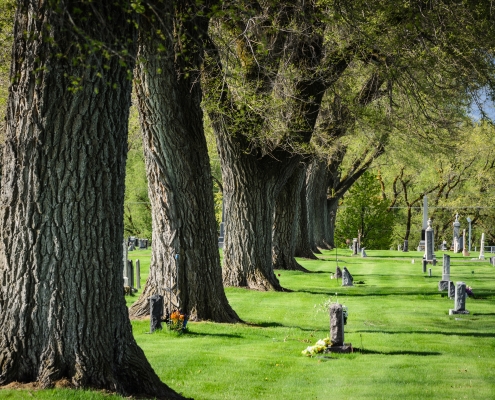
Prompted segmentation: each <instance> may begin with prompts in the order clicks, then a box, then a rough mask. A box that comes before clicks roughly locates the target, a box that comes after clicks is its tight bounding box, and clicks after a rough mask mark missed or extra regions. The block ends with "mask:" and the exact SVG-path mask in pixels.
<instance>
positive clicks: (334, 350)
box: [325, 343, 354, 353]
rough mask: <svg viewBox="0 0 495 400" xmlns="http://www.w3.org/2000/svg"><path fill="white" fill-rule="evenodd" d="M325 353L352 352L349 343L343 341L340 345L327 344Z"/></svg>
mask: <svg viewBox="0 0 495 400" xmlns="http://www.w3.org/2000/svg"><path fill="white" fill-rule="evenodd" d="M325 353H354V349H353V348H352V344H351V343H344V344H343V345H342V346H328V347H327V348H326V350H325Z"/></svg>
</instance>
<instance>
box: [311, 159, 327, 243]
mask: <svg viewBox="0 0 495 400" xmlns="http://www.w3.org/2000/svg"><path fill="white" fill-rule="evenodd" d="M314 173H315V176H314V178H313V179H312V181H311V182H312V186H313V190H312V193H313V196H314V197H313V226H314V228H313V235H314V240H315V245H316V247H317V248H320V249H331V246H330V245H329V244H328V241H327V238H328V213H327V180H328V179H327V169H326V162H324V161H318V164H317V168H316V170H315V171H314Z"/></svg>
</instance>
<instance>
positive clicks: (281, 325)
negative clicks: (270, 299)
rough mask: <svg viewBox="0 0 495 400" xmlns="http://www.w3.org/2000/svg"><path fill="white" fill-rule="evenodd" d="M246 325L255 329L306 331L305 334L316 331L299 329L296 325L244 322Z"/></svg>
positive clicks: (313, 329)
mask: <svg viewBox="0 0 495 400" xmlns="http://www.w3.org/2000/svg"><path fill="white" fill-rule="evenodd" d="M246 325H248V326H252V327H255V328H290V329H299V330H301V331H306V332H314V331H316V330H318V329H315V328H301V327H300V326H296V325H284V324H281V323H279V322H260V323H257V324H256V323H252V322H246Z"/></svg>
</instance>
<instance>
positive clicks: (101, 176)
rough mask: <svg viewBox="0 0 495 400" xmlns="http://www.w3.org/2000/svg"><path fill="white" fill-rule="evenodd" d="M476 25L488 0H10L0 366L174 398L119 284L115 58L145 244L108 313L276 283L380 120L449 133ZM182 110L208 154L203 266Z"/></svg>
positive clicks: (362, 156)
mask: <svg viewBox="0 0 495 400" xmlns="http://www.w3.org/2000/svg"><path fill="white" fill-rule="evenodd" d="M95 22H97V23H95ZM494 29H495V28H494V24H493V15H492V14H491V4H490V2H489V1H477V2H469V3H466V2H461V1H459V2H455V1H454V2H451V1H448V2H447V1H422V0H417V1H404V2H401V3H400V4H399V5H398V4H397V2H396V1H393V2H392V1H386V0H380V1H376V2H372V3H370V2H367V1H360V0H359V1H354V2H341V1H339V0H319V1H316V0H313V1H308V0H304V1H303V0H301V1H271V0H267V1H253V0H245V1H243V0H241V1H234V2H229V1H216V0H204V1H195V0H183V1H178V0H177V1H175V0H147V1H145V0H134V1H126V0H117V1H113V2H111V3H106V2H93V1H91V0H77V1H76V0H57V1H34V0H18V1H17V11H16V15H15V24H14V36H13V40H14V45H13V49H14V50H13V53H12V66H11V75H10V76H11V86H10V89H9V99H8V108H7V129H6V141H5V145H4V150H3V154H2V164H3V171H2V178H1V196H0V202H1V207H0V240H1V243H2V247H1V248H0V283H1V288H2V292H1V297H0V322H1V323H2V326H3V329H2V331H1V333H0V384H5V383H8V382H11V381H22V382H29V381H35V382H39V383H40V384H41V385H43V386H50V385H52V384H53V383H54V382H55V381H56V380H58V379H68V380H69V381H71V382H72V384H73V385H75V386H94V387H101V388H107V389H111V390H116V391H118V392H121V393H134V394H145V395H148V396H154V397H158V398H179V397H180V395H178V394H176V393H175V392H174V391H173V390H171V389H170V388H168V387H167V386H166V385H165V384H163V383H161V382H160V381H159V379H158V377H157V376H156V375H155V374H154V373H153V371H152V369H151V367H150V365H149V364H148V362H147V361H146V359H145V357H144V354H143V352H142V351H141V350H140V349H139V347H138V346H137V345H136V343H135V341H134V339H133V337H132V332H131V329H130V323H129V319H128V311H127V309H126V307H125V302H124V299H123V296H122V285H123V280H122V263H121V259H122V237H123V236H124V229H123V226H124V225H123V221H124V184H125V161H126V154H127V152H128V150H129V148H128V145H127V143H128V140H127V139H128V135H127V133H128V120H129V107H130V103H131V81H132V78H133V77H134V82H135V90H136V105H137V109H138V112H139V124H140V128H141V132H142V139H143V148H144V160H145V164H146V175H147V180H148V193H149V199H150V206H151V215H152V242H153V248H152V258H151V266H150V274H149V278H148V281H147V283H146V286H145V288H144V290H143V294H142V295H141V296H140V298H139V300H138V301H137V302H136V303H135V304H134V305H133V307H131V309H130V310H129V312H130V313H131V315H135V316H139V315H143V314H146V313H148V302H147V297H148V296H149V295H150V294H154V293H162V294H163V291H164V287H165V286H166V285H167V284H168V283H169V282H171V281H173V282H175V283H176V284H177V286H178V288H179V295H178V297H179V299H178V300H179V301H180V304H181V305H182V307H183V308H184V311H186V312H187V313H189V314H190V315H191V317H192V318H196V319H211V320H214V321H218V322H235V321H239V317H238V316H237V314H236V313H235V311H234V310H232V308H231V307H230V305H229V303H228V301H227V298H226V296H225V293H224V290H223V285H230V286H243V287H248V288H252V289H260V290H272V289H274V290H284V289H283V288H282V287H281V285H280V283H279V281H278V279H277V277H276V275H275V273H274V266H277V267H279V268H291V269H293V268H300V266H298V265H297V263H295V261H294V256H295V255H298V254H299V255H303V256H311V255H312V254H313V252H314V251H317V246H320V247H324V246H332V245H333V244H334V243H333V229H334V226H335V215H336V210H337V206H338V203H339V201H340V200H341V199H342V196H343V195H344V194H345V192H346V191H347V190H348V189H349V188H350V187H351V185H352V184H353V183H354V182H356V180H357V179H358V178H359V177H360V176H361V175H362V174H363V173H364V172H365V171H366V170H367V169H368V168H369V166H370V165H371V163H372V161H373V160H374V159H376V158H377V157H379V156H381V155H383V154H384V152H385V150H386V148H387V146H388V144H389V141H390V138H391V137H395V136H398V135H401V134H402V135H404V137H406V138H408V136H409V135H412V134H413V133H412V132H414V134H416V135H421V136H422V137H424V138H425V139H428V140H440V139H441V138H442V136H443V135H447V136H448V137H450V138H452V137H453V135H454V134H456V132H457V130H458V129H457V127H458V126H459V123H458V122H459V120H460V118H461V117H462V115H463V110H465V108H466V106H467V104H468V102H469V101H470V98H471V97H472V96H473V94H475V93H477V92H478V90H479V89H480V88H482V87H487V88H488V89H489V90H491V89H492V87H491V86H490V84H491V83H492V82H493V81H492V77H493V48H494V46H493V44H494V40H495V36H494V35H493V30H494ZM203 113H205V114H206V115H207V116H208V120H209V121H210V123H211V126H212V128H213V131H214V134H215V138H216V144H217V150H218V154H219V158H220V163H221V173H222V191H223V201H224V209H225V213H226V215H227V218H226V236H225V245H224V263H223V264H224V265H223V268H221V267H220V261H219V254H218V248H217V235H216V221H215V207H214V201H213V195H212V193H213V188H212V180H211V170H210V164H209V158H208V145H207V141H206V138H205V133H204V119H205V118H204V115H203ZM361 135H364V137H365V142H364V143H365V145H364V146H362V149H361V150H362V152H361V153H356V152H351V149H353V147H355V146H356V145H355V142H354V138H355V137H358V136H359V137H361ZM352 154H359V156H358V157H355V158H354V157H349V155H352ZM350 159H352V160H350ZM346 160H349V161H346ZM346 162H348V164H346ZM346 165H348V167H349V168H348V169H345V168H344V167H345V166H346ZM176 254H177V255H178V257H179V258H178V259H179V263H180V268H179V269H178V270H177V269H176V268H175V262H174V258H175V255H176ZM177 271H178V272H177Z"/></svg>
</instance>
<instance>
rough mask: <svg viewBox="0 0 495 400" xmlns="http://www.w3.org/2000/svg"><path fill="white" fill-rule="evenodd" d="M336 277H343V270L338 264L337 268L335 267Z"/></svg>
mask: <svg viewBox="0 0 495 400" xmlns="http://www.w3.org/2000/svg"><path fill="white" fill-rule="evenodd" d="M335 278H336V279H339V278H342V270H341V269H340V267H339V266H338V265H337V268H336V269H335Z"/></svg>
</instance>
